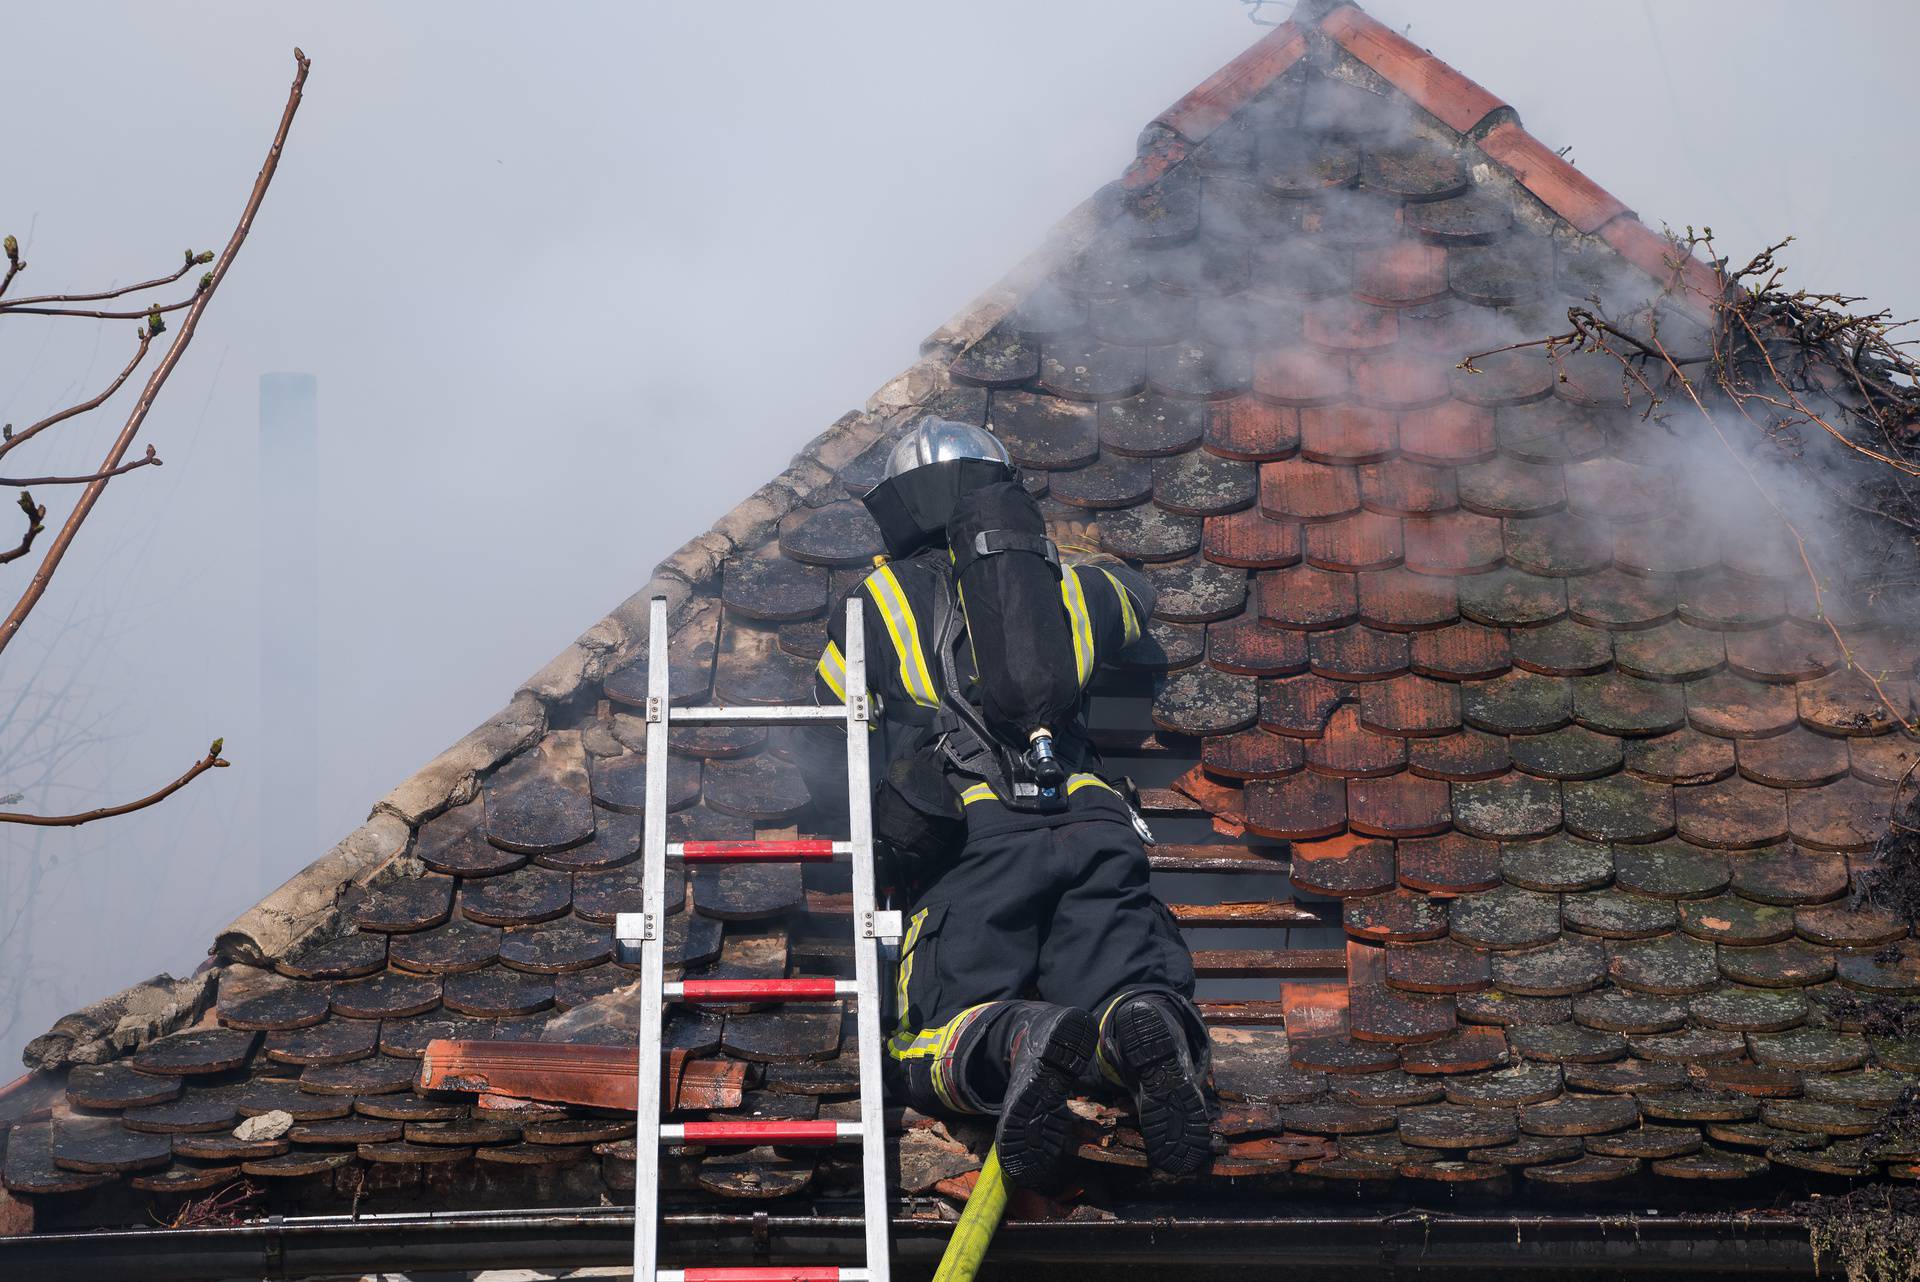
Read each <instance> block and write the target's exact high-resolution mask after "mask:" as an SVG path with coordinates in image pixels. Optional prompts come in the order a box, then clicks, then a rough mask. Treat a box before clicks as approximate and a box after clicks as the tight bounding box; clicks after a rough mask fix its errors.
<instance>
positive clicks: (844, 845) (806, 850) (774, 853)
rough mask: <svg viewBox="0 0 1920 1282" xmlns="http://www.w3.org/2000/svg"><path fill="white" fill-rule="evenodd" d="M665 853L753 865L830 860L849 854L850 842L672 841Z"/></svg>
mask: <svg viewBox="0 0 1920 1282" xmlns="http://www.w3.org/2000/svg"><path fill="white" fill-rule="evenodd" d="M667 853H668V854H670V855H679V856H680V857H681V858H683V859H706V860H711V861H714V862H731V863H756V862H766V861H768V860H776V859H778V860H785V859H831V858H833V857H834V856H835V855H849V854H852V853H853V843H852V842H850V841H828V840H827V839H826V838H824V837H800V838H795V839H792V840H785V841H674V842H669V843H668V844H667Z"/></svg>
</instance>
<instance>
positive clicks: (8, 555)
mask: <svg viewBox="0 0 1920 1282" xmlns="http://www.w3.org/2000/svg"><path fill="white" fill-rule="evenodd" d="M20 510H21V511H22V512H25V513H26V514H27V532H26V533H25V534H23V535H22V536H21V537H20V545H19V546H18V547H13V548H9V549H7V550H6V551H5V552H0V565H5V564H6V563H7V562H9V561H18V560H19V559H20V558H21V557H23V556H25V555H26V554H27V553H28V552H31V551H32V550H33V541H34V540H35V539H36V538H38V537H40V531H42V530H44V529H46V528H47V527H46V526H44V525H42V524H41V522H42V521H44V520H46V519H47V505H46V504H44V503H38V504H36V503H35V502H34V501H33V495H31V494H29V493H27V492H26V491H25V490H22V491H20Z"/></svg>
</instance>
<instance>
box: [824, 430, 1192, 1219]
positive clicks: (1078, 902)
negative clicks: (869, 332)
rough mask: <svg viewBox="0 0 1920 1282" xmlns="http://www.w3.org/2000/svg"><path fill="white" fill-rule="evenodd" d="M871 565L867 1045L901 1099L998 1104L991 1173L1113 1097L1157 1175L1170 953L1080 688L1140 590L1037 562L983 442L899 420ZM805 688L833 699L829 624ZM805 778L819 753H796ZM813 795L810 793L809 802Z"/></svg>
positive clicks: (1038, 543) (1170, 1139)
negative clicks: (875, 964) (875, 883)
mask: <svg viewBox="0 0 1920 1282" xmlns="http://www.w3.org/2000/svg"><path fill="white" fill-rule="evenodd" d="M865 503H866V505H867V508H868V510H869V511H870V512H871V513H872V514H873V516H874V518H875V520H876V521H877V522H878V524H879V526H880V529H881V533H882V536H883V539H884V542H885V545H886V547H887V549H888V556H886V557H882V558H876V566H875V568H874V569H873V571H872V572H871V573H870V574H868V575H867V576H866V579H865V580H864V581H863V582H862V583H861V584H859V585H858V586H857V587H856V588H855V589H854V590H853V591H854V592H856V593H858V594H859V595H860V596H861V597H862V605H863V607H864V608H863V611H862V614H863V618H864V620H865V622H864V629H865V632H866V638H865V641H866V654H867V673H868V678H867V680H868V685H869V687H870V689H869V695H870V697H871V699H872V700H873V706H874V711H875V719H874V725H875V736H874V739H875V748H874V757H875V763H874V765H875V768H874V778H875V780H876V786H875V796H874V828H875V834H876V836H877V837H879V838H880V839H881V840H882V841H883V843H884V844H885V845H886V846H888V847H889V848H890V849H891V850H893V851H894V852H896V857H897V859H898V860H900V861H901V862H900V863H896V877H895V880H896V882H898V883H899V884H900V887H901V889H902V890H903V891H904V892H906V893H907V894H908V895H909V896H910V902H911V904H912V908H911V912H910V913H909V915H908V917H907V925H906V934H905V938H904V939H903V940H902V944H901V954H900V963H899V969H898V978H897V984H896V989H897V991H896V994H895V996H896V1000H897V1006H898V1010H899V1025H898V1030H897V1031H896V1032H895V1033H894V1035H893V1036H892V1037H891V1038H890V1040H889V1043H888V1053H889V1055H890V1057H891V1058H892V1060H893V1061H894V1063H895V1065H896V1067H897V1069H898V1070H899V1073H900V1076H901V1077H902V1078H903V1079H904V1085H905V1089H906V1093H907V1096H908V1098H909V1099H910V1101H911V1102H912V1103H913V1105H914V1106H915V1107H917V1108H920V1109H922V1110H924V1111H929V1112H933V1111H946V1112H951V1113H972V1114H998V1115H999V1122H998V1128H997V1131H996V1136H995V1143H996V1145H997V1147H998V1150H999V1156H1000V1163H1001V1166H1002V1167H1003V1168H1004V1170H1005V1171H1006V1174H1007V1176H1008V1178H1009V1179H1010V1180H1012V1181H1013V1182H1014V1183H1015V1184H1018V1185H1022V1186H1028V1187H1031V1186H1036V1185H1043V1184H1047V1183H1049V1182H1051V1181H1053V1180H1054V1179H1056V1178H1057V1177H1058V1175H1059V1174H1060V1172H1061V1168H1062V1166H1063V1163H1064V1158H1065V1156H1066V1154H1067V1152H1068V1151H1069V1149H1070V1147H1071V1135H1072V1117H1071V1114H1070V1113H1069V1111H1068V1109H1067V1101H1068V1098H1069V1096H1070V1095H1073V1094H1077V1093H1083V1092H1085V1091H1086V1090H1088V1089H1089V1088H1094V1089H1098V1088H1099V1087H1100V1086H1101V1084H1102V1083H1110V1084H1111V1085H1113V1086H1114V1087H1117V1088H1119V1089H1120V1090H1122V1091H1124V1092H1126V1093H1127V1094H1130V1095H1131V1097H1132V1100H1133V1102H1134V1104H1135V1106H1136V1108H1137V1109H1138V1111H1139V1117H1140V1126H1141V1132H1142V1135H1143V1137H1144V1139H1145V1142H1146V1146H1147V1155H1148V1158H1149V1159H1150V1161H1151V1162H1152V1164H1153V1165H1154V1167H1155V1168H1156V1169H1159V1170H1162V1171H1165V1172H1168V1173H1170V1174H1173V1175H1191V1174H1194V1173H1195V1172H1197V1171H1198V1170H1200V1169H1201V1168H1202V1167H1203V1166H1204V1165H1205V1164H1206V1162H1207V1160H1208V1157H1209V1153H1210V1137H1209V1128H1208V1121H1209V1109H1210V1104H1209V1097H1208V1093H1207V1089H1206V1072H1207V1062H1208V1059H1207V1037H1206V1030H1205V1028H1204V1027H1203V1026H1202V1024H1201V1022H1200V1017H1199V1013H1198V1012H1197V1011H1196V1010H1195V1009H1194V1006H1193V1002H1192V997H1193V981H1194V975H1193V962H1192V958H1191V957H1190V955H1189V954H1188V952H1187V949H1186V945H1185V944H1184V942H1183V941H1182V940H1181V938H1180V934H1179V931H1178V930H1177V929H1176V928H1175V925H1174V922H1173V918H1172V915H1171V914H1170V913H1169V912H1168V911H1167V909H1166V907H1165V905H1163V904H1162V903H1160V901H1159V900H1157V899H1156V898H1155V897H1154V895H1153V893H1152V891H1151V890H1150V889H1149V888H1148V885H1147V871H1148V865H1147V855H1146V849H1145V844H1144V840H1143V838H1144V839H1146V840H1150V839H1151V835H1150V834H1149V833H1148V832H1147V829H1146V825H1145V823H1144V822H1142V821H1141V819H1140V817H1139V814H1138V812H1137V811H1136V810H1135V809H1134V808H1133V807H1132V805H1131V804H1130V803H1129V801H1128V798H1127V797H1126V796H1125V795H1123V793H1122V791H1121V786H1120V785H1117V784H1116V781H1114V780H1110V779H1107V778H1104V777H1102V775H1101V774H1100V773H1099V772H1098V771H1097V770H1095V769H1093V768H1092V765H1093V762H1092V760H1091V757H1092V753H1091V751H1090V747H1089V744H1088V742H1087V736H1086V731H1085V728H1084V717H1083V703H1084V690H1085V687H1086V684H1087V682H1088V680H1089V678H1091V677H1092V675H1093V673H1094V670H1095V668H1096V667H1098V665H1099V664H1100V663H1102V662H1103V661H1105V660H1108V659H1110V658H1112V657H1113V656H1114V655H1115V654H1117V653H1118V652H1119V651H1120V650H1121V649H1122V648H1124V647H1125V646H1128V645H1130V644H1132V643H1133V642H1135V641H1137V640H1138V639H1139V638H1140V636H1141V631H1142V629H1143V627H1144V626H1145V624H1146V621H1147V619H1148V617H1149V616H1150V615H1151V613H1152V610H1153V604H1154V593H1153V590H1152V588H1151V586H1150V585H1149V584H1148V583H1147V581H1146V579H1145V578H1144V576H1142V575H1140V574H1138V573H1137V572H1135V571H1134V570H1132V569H1130V568H1129V567H1127V566H1126V565H1125V564H1123V563H1121V562H1118V561H1114V560H1111V559H1110V558H1109V559H1105V560H1100V559H1095V560H1088V561H1083V562H1081V563H1079V564H1071V563H1064V562H1062V561H1061V560H1060V558H1059V554H1058V552H1057V549H1056V548H1055V546H1054V544H1053V543H1052V542H1051V541H1050V540H1048V539H1047V537H1046V528H1045V524H1044V521H1043V519H1042V517H1041V515H1040V511H1039V508H1038V505H1037V504H1036V503H1035V502H1034V501H1033V499H1032V498H1031V496H1029V495H1028V493H1027V492H1026V490H1025V489H1024V488H1023V487H1022V486H1021V485H1020V483H1019V479H1018V476H1017V474H1016V472H1015V470H1014V468H1013V466H1012V464H1011V462H1010V460H1009V457H1008V454H1007V451H1006V448H1005V446H1004V445H1002V443H1001V442H1000V441H999V440H998V439H997V438H996V437H994V436H993V435H992V434H991V433H990V432H987V431H985V430H982V429H981V428H978V427H974V426H971V425H969V424H964V423H954V422H948V421H944V420H941V419H937V418H927V419H922V420H921V421H920V422H919V423H918V424H917V425H916V426H915V427H914V428H913V429H912V430H911V431H909V432H908V433H907V435H906V436H905V437H903V438H902V440H901V441H900V442H899V443H898V444H897V445H896V446H895V448H894V449H893V451H892V453H891V454H890V456H889V460H888V465H887V470H886V477H885V479H884V480H883V481H881V482H880V484H879V485H877V486H876V487H875V488H874V489H873V490H872V491H871V492H870V493H869V494H868V495H867V496H866V497H865ZM830 619H831V623H830V627H829V640H828V644H827V646H826V649H825V652H824V653H823V655H822V657H821V659H820V664H819V668H818V672H817V686H818V690H819V695H820V697H821V698H822V699H823V700H825V699H828V698H831V699H832V700H834V701H840V700H843V699H844V698H845V697H846V693H847V692H846V690H845V686H844V678H845V675H846V667H845V659H844V653H843V644H844V641H845V636H844V631H845V612H844V610H841V609H836V610H835V611H834V612H833V613H832V614H831V616H830ZM814 755H815V756H816V758H817V759H818V760H820V761H822V762H825V761H829V760H831V758H832V754H831V753H821V754H814ZM816 795H825V794H821V793H816Z"/></svg>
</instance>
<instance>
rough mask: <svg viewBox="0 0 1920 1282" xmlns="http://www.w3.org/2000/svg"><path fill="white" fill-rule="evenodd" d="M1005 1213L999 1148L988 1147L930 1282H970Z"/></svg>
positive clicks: (1004, 1178)
mask: <svg viewBox="0 0 1920 1282" xmlns="http://www.w3.org/2000/svg"><path fill="white" fill-rule="evenodd" d="M1006 1213H1007V1180H1006V1177H1005V1176H1004V1175H1002V1174H1001V1173H1000V1153H999V1150H997V1149H991V1148H990V1149H988V1150H987V1161H986V1164H985V1165H984V1166H982V1167H981V1168H980V1178H979V1179H978V1180H976V1181H974V1185H973V1192H971V1193H969V1194H968V1195H967V1206H966V1209H965V1210H963V1211H961V1212H960V1222H959V1223H958V1224H955V1225H954V1226H953V1237H952V1238H951V1239H949V1240H948V1242H947V1253H946V1254H945V1255H943V1256H941V1257H940V1267H939V1268H938V1269H936V1270H935V1271H934V1274H933V1282H972V1280H973V1275H974V1274H975V1273H977V1272H978V1271H979V1269H980V1262H981V1261H982V1260H984V1259H986V1258H987V1247H988V1246H989V1245H990V1244H991V1243H992V1242H993V1235H994V1232H995V1231H996V1230H997V1229H999V1227H1000V1220H1001V1218H1002V1217H1003V1216H1005V1215H1006Z"/></svg>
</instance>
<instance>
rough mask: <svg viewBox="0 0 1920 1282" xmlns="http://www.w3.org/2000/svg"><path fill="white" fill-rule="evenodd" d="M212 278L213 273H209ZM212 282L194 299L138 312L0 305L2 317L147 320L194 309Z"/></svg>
mask: <svg viewBox="0 0 1920 1282" xmlns="http://www.w3.org/2000/svg"><path fill="white" fill-rule="evenodd" d="M207 275H208V276H209V277H210V276H212V275H213V273H212V272H208V273H207ZM212 288H213V285H212V283H211V282H210V281H208V280H205V279H203V280H202V281H201V282H200V287H199V289H198V290H196V291H195V292H194V294H193V296H192V297H190V298H183V299H181V300H180V301H179V302H177V303H155V304H153V305H152V306H151V307H144V308H142V309H141V310H139V311H137V312H103V311H96V310H91V309H83V308H79V307H18V306H11V305H8V304H4V303H0V315H4V316H83V317H88V318H90V319H92V320H146V319H148V318H149V317H153V316H158V315H160V314H162V313H163V312H177V311H179V310H180V309H181V308H183V307H192V306H193V305H194V304H195V303H197V302H199V301H200V298H201V296H202V295H204V294H206V293H208V292H209V291H210V290H212Z"/></svg>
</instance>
